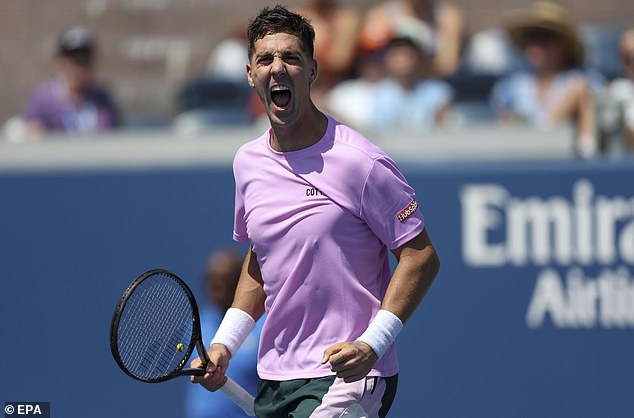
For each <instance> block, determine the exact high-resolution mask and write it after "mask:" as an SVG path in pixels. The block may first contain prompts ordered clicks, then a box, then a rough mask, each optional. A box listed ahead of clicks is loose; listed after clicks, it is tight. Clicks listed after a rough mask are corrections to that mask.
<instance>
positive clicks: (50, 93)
mask: <svg viewBox="0 0 634 418" xmlns="http://www.w3.org/2000/svg"><path fill="white" fill-rule="evenodd" d="M66 92H67V87H66V83H65V82H64V80H63V79H62V78H60V77H56V78H54V79H52V80H49V81H47V82H45V83H44V84H42V85H41V86H40V87H39V88H38V89H37V91H36V92H35V94H34V95H33V96H32V98H31V101H30V103H29V105H28V107H27V110H26V112H25V114H24V118H25V120H26V121H27V122H31V121H35V122H39V123H40V124H41V125H42V127H43V128H44V129H45V130H46V131H53V132H65V133H69V134H79V135H82V134H94V133H98V132H103V131H106V130H109V129H112V128H114V127H116V126H118V124H119V114H118V111H117V109H116V108H115V105H114V103H113V101H112V99H111V98H110V95H109V94H108V92H107V91H106V90H105V89H103V88H100V87H97V86H91V87H89V88H88V89H87V90H86V92H85V94H84V97H83V98H82V100H81V102H79V103H77V104H75V103H72V102H71V101H69V100H68V98H67V93H66Z"/></svg>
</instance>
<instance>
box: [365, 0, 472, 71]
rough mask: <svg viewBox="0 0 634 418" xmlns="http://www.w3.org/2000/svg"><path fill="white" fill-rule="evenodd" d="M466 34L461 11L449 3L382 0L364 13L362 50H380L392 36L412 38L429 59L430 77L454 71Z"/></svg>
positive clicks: (425, 0)
mask: <svg viewBox="0 0 634 418" xmlns="http://www.w3.org/2000/svg"><path fill="white" fill-rule="evenodd" d="M464 31H465V19H464V13H463V12H462V9H460V8H459V7H458V6H457V5H455V4H453V3H451V2H449V1H439V2H435V1H433V0H385V1H383V2H382V3H380V4H378V5H377V6H375V7H372V8H371V9H369V10H368V12H367V13H366V17H365V21H364V24H363V27H362V30H361V34H360V43H361V47H362V48H365V49H380V48H382V47H385V46H386V45H387V43H388V42H389V41H390V40H391V39H393V38H395V37H405V36H407V37H409V38H412V39H415V40H416V41H417V43H418V44H420V45H421V46H422V48H423V49H424V50H425V52H426V53H427V54H429V55H430V56H431V57H433V58H432V64H433V65H432V66H431V70H432V74H433V75H436V76H440V77H445V76H449V75H451V74H453V73H455V72H456V70H457V69H458V67H459V65H460V53H461V46H462V41H463V37H464Z"/></svg>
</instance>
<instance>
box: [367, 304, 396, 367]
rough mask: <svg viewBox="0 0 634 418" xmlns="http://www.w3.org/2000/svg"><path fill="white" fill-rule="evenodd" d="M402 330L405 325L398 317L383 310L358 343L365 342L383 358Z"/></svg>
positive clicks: (378, 313) (377, 314)
mask: <svg viewBox="0 0 634 418" xmlns="http://www.w3.org/2000/svg"><path fill="white" fill-rule="evenodd" d="M402 329H403V323H402V322H401V320H400V319H399V318H398V316H396V315H394V314H393V313H392V312H390V311H386V310H385V309H381V310H380V311H378V312H377V313H376V316H375V317H374V319H373V320H372V322H370V325H369V326H368V329H366V330H365V332H364V333H363V334H361V336H360V337H359V338H357V341H363V342H364V343H366V344H367V345H369V346H370V347H371V348H372V350H373V351H374V353H375V354H376V356H377V357H378V358H381V357H383V354H385V352H386V351H387V350H388V348H390V346H391V345H392V343H393V342H394V340H396V336H397V335H398V334H399V333H400V332H401V330H402Z"/></svg>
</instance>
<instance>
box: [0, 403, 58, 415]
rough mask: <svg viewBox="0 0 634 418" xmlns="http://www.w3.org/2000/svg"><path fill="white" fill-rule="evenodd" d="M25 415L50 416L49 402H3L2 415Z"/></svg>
mask: <svg viewBox="0 0 634 418" xmlns="http://www.w3.org/2000/svg"><path fill="white" fill-rule="evenodd" d="M16 415H17V416H25V417H40V418H50V403H49V402H7V403H5V404H4V416H5V418H7V417H13V416H16Z"/></svg>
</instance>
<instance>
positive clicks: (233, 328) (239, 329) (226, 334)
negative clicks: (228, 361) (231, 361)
mask: <svg viewBox="0 0 634 418" xmlns="http://www.w3.org/2000/svg"><path fill="white" fill-rule="evenodd" d="M254 327H255V320H254V319H253V318H251V315H249V314H248V313H246V312H245V311H243V310H242V309H238V308H229V310H227V313H226V314H225V317H224V318H223V319H222V322H221V323H220V326H219V327H218V331H216V335H215V336H214V339H213V340H211V344H222V345H224V346H225V347H227V349H228V350H229V352H230V353H231V357H234V356H235V355H236V352H237V351H238V349H239V348H240V346H241V345H242V343H243V342H244V340H245V339H246V338H247V336H248V335H249V333H250V332H251V331H252V330H253V328H254ZM211 344H210V345H211Z"/></svg>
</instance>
